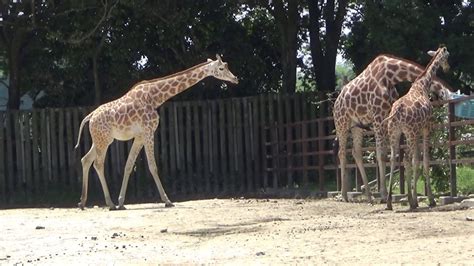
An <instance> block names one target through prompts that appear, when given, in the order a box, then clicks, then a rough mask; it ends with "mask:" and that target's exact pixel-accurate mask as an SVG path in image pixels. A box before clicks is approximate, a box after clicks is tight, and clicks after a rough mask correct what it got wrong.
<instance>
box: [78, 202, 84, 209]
mask: <svg viewBox="0 0 474 266" xmlns="http://www.w3.org/2000/svg"><path fill="white" fill-rule="evenodd" d="M77 207H78V208H79V209H81V210H84V204H82V202H79V203H78V204H77Z"/></svg>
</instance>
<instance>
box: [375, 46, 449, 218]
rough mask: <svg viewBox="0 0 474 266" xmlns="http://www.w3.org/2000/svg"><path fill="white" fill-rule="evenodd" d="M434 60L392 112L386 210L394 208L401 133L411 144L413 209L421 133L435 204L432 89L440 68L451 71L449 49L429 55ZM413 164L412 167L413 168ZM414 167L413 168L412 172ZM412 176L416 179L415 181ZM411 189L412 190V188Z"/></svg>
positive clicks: (425, 171) (426, 173)
mask: <svg viewBox="0 0 474 266" xmlns="http://www.w3.org/2000/svg"><path fill="white" fill-rule="evenodd" d="M428 53H429V54H430V55H431V56H433V58H432V59H431V61H430V63H429V64H428V66H427V67H426V69H425V71H423V73H421V74H420V76H419V77H418V78H417V79H416V80H415V82H413V84H412V86H411V88H410V90H409V91H408V93H407V94H406V95H404V96H403V97H401V98H400V99H398V100H397V101H395V103H394V104H393V106H392V110H391V111H390V115H389V117H387V118H386V119H385V120H384V123H385V122H387V129H388V132H389V135H390V150H391V158H390V184H389V194H388V198H387V209H389V210H391V209H392V185H393V184H392V183H393V171H394V170H395V155H396V154H397V153H398V152H399V141H400V136H401V134H402V133H403V134H405V137H406V139H407V145H408V154H407V155H408V156H407V158H406V161H405V162H406V165H405V168H406V169H407V184H408V188H409V189H408V193H407V194H408V201H409V203H410V209H415V208H416V207H418V199H417V198H418V197H417V193H416V182H417V179H418V175H417V168H418V163H419V159H418V142H417V141H418V136H419V134H420V132H421V134H422V137H423V175H424V176H425V178H426V187H427V190H428V191H427V192H428V198H429V201H430V203H429V204H430V206H434V205H435V204H436V203H435V201H434V198H433V194H432V193H431V184H430V176H429V147H428V145H429V135H430V130H431V122H432V121H431V118H432V113H433V106H432V105H431V102H430V98H429V88H430V86H431V83H432V81H433V77H434V76H435V75H436V71H437V70H438V68H439V67H440V66H441V67H442V68H443V70H444V71H445V72H446V71H448V70H449V64H448V57H449V52H448V50H447V48H446V47H440V48H439V49H438V50H437V51H436V52H433V51H429V52H428ZM410 161H411V165H410ZM410 168H411V169H410ZM412 174H413V176H414V178H413V182H411V181H412V179H411V178H412ZM410 186H411V188H410Z"/></svg>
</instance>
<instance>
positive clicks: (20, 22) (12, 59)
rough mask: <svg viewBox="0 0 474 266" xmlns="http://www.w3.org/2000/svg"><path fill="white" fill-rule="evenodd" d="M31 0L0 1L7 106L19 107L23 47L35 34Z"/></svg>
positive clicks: (0, 25) (36, 4)
mask: <svg viewBox="0 0 474 266" xmlns="http://www.w3.org/2000/svg"><path fill="white" fill-rule="evenodd" d="M40 6H41V5H40V4H38V3H35V1H1V2H0V18H1V20H0V31H1V33H0V40H1V48H2V49H3V50H4V51H5V52H6V56H5V59H6V65H7V74H8V78H9V85H8V95H9V97H8V103H7V108H8V109H19V107H20V88H21V77H22V75H21V67H22V60H23V58H24V56H25V53H26V49H27V46H28V45H29V43H30V42H31V39H32V38H33V37H34V35H35V30H36V27H37V25H36V23H37V13H38V11H37V9H39V8H40Z"/></svg>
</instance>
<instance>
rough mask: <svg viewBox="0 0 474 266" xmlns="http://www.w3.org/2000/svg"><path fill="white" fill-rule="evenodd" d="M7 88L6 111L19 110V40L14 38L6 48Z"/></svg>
mask: <svg viewBox="0 0 474 266" xmlns="http://www.w3.org/2000/svg"><path fill="white" fill-rule="evenodd" d="M8 50H9V51H8V69H9V83H10V84H9V86H8V102H7V109H9V110H18V109H20V88H21V87H20V78H21V74H20V70H21V68H20V67H21V63H20V60H21V40H20V39H19V37H18V38H14V39H13V40H12V42H11V45H10V47H9V48H8Z"/></svg>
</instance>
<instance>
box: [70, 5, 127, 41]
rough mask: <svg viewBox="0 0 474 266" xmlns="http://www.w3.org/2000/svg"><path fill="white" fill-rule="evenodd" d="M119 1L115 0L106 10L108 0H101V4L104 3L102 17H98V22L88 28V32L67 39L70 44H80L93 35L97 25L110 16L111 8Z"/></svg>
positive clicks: (97, 27)
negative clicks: (90, 28)
mask: <svg viewBox="0 0 474 266" xmlns="http://www.w3.org/2000/svg"><path fill="white" fill-rule="evenodd" d="M119 1H120V0H116V1H115V3H114V4H112V6H111V7H110V8H109V9H108V10H107V5H108V0H104V1H102V4H103V5H104V13H103V14H102V17H101V18H100V20H99V22H98V23H97V24H96V25H95V27H94V28H93V29H92V30H90V31H89V32H88V33H86V34H84V35H83V36H81V37H80V38H75V39H73V38H71V39H69V41H68V42H69V43H71V44H80V43H82V42H83V41H85V40H86V39H89V38H90V37H91V36H92V35H94V34H95V33H96V31H97V29H99V27H100V26H101V25H102V23H103V22H104V21H105V20H107V19H109V18H110V14H111V13H112V10H113V9H114V8H115V7H116V6H117V4H118V3H119Z"/></svg>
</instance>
